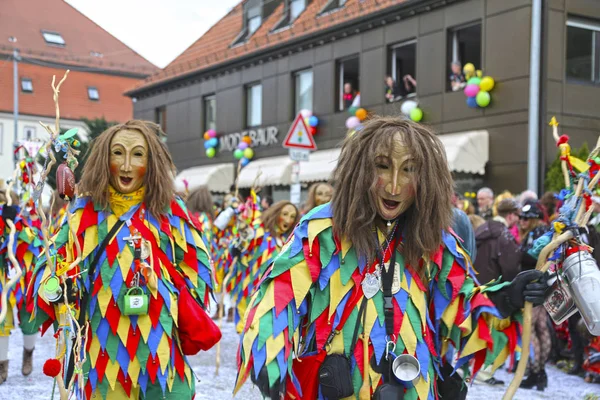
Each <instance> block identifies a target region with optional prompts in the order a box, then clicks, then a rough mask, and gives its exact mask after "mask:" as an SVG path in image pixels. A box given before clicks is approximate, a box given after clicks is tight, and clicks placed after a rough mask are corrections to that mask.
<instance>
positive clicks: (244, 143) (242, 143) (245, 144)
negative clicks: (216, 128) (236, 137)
mask: <svg viewBox="0 0 600 400" xmlns="http://www.w3.org/2000/svg"><path fill="white" fill-rule="evenodd" d="M247 147H248V143H246V142H240V143H239V144H238V149H240V150H244V149H245V148H247Z"/></svg>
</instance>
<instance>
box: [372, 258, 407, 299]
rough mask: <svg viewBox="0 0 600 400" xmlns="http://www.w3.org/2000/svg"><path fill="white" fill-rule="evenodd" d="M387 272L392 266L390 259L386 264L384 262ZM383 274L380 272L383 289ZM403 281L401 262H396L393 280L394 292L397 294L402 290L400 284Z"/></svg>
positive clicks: (380, 284) (380, 283) (380, 282)
mask: <svg viewBox="0 0 600 400" xmlns="http://www.w3.org/2000/svg"><path fill="white" fill-rule="evenodd" d="M383 266H384V268H385V270H386V272H387V270H388V269H389V268H390V263H389V261H388V262H386V263H385V264H383ZM382 276H383V274H379V282H378V284H379V286H380V287H381V290H383V280H382V278H381V277H382ZM401 282H402V279H401V277H400V264H399V263H394V279H393V280H392V294H396V293H398V292H399V291H400V284H401Z"/></svg>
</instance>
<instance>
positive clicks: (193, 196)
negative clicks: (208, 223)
mask: <svg viewBox="0 0 600 400" xmlns="http://www.w3.org/2000/svg"><path fill="white" fill-rule="evenodd" d="M185 205H186V206H187V208H188V210H189V211H190V212H192V213H206V215H208V216H209V217H212V215H213V198H212V195H211V194H210V191H209V190H208V188H207V187H206V186H200V187H199V188H198V189H195V190H194V191H193V192H192V193H190V195H189V196H188V198H187V200H186V202H185Z"/></svg>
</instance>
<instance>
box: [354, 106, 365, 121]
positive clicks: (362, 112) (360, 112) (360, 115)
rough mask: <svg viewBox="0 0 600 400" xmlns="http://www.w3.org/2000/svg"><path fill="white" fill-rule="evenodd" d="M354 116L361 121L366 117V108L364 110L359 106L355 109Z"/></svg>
mask: <svg viewBox="0 0 600 400" xmlns="http://www.w3.org/2000/svg"><path fill="white" fill-rule="evenodd" d="M356 117H357V118H358V119H360V120H361V121H364V119H365V118H367V110H365V109H364V108H359V109H358V110H356Z"/></svg>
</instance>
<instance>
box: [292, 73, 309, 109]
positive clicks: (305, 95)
mask: <svg viewBox="0 0 600 400" xmlns="http://www.w3.org/2000/svg"><path fill="white" fill-rule="evenodd" d="M294 82H295V84H294V112H295V114H294V116H296V115H298V113H299V112H300V110H303V109H307V110H312V109H313V72H312V69H305V70H304V71H298V72H296V73H294Z"/></svg>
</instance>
